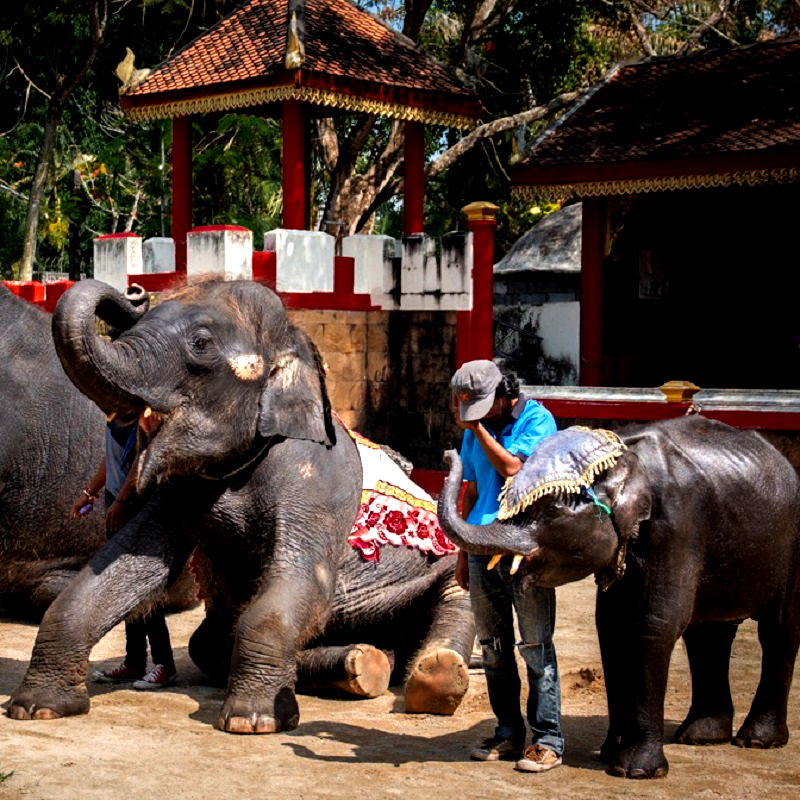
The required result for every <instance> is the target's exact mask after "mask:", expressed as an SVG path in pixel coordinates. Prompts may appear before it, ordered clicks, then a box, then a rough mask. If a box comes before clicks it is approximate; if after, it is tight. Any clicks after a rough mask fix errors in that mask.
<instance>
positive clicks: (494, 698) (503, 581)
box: [469, 555, 564, 755]
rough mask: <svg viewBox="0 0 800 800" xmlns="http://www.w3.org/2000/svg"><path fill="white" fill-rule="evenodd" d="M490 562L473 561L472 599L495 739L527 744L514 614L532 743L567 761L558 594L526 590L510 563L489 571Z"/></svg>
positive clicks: (532, 588) (533, 588)
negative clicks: (557, 644) (555, 631)
mask: <svg viewBox="0 0 800 800" xmlns="http://www.w3.org/2000/svg"><path fill="white" fill-rule="evenodd" d="M488 563H489V557H488V556H475V555H471V556H470V557H469V596H470V601H471V603H472V612H473V614H474V615H475V625H476V627H477V633H478V641H479V642H480V644H481V647H482V648H483V670H484V672H485V673H486V687H487V690H488V692H489V702H490V703H491V706H492V711H494V714H495V716H496V717H497V727H496V729H495V734H496V735H497V736H502V737H503V738H506V739H513V740H515V741H517V742H519V743H520V744H523V743H524V742H525V721H524V719H523V718H522V712H521V710H520V691H521V688H522V686H521V683H520V677H519V671H518V670H517V662H516V658H515V652H514V640H515V636H514V611H515V610H516V612H517V622H518V625H519V630H520V636H521V639H522V641H521V642H520V643H519V651H520V654H521V656H522V658H523V660H524V662H525V666H526V671H527V677H528V705H527V709H526V710H527V715H528V724H529V725H530V728H531V732H532V734H533V743H534V744H541V745H543V746H545V747H548V748H550V749H551V750H553V751H555V752H556V753H558V755H562V754H563V752H564V736H563V734H562V733H561V686H560V684H559V680H558V663H557V661H556V650H555V647H554V646H553V628H554V627H555V622H556V592H555V589H543V588H540V587H538V586H533V585H527V586H525V585H524V584H523V583H522V581H521V574H520V573H518V574H517V575H511V574H510V573H509V569H510V568H511V557H510V556H506V557H504V558H503V559H502V560H501V561H500V563H499V564H497V565H496V566H495V567H494V569H492V570H487V569H486V565H487V564H488Z"/></svg>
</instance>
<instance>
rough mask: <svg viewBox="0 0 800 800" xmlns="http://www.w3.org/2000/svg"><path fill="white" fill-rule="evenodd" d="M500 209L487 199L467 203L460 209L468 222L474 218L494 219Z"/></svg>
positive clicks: (474, 219) (473, 220)
mask: <svg viewBox="0 0 800 800" xmlns="http://www.w3.org/2000/svg"><path fill="white" fill-rule="evenodd" d="M499 210H500V207H499V206H496V205H495V204H494V203H490V202H489V201H488V200H476V201H475V202H474V203H469V204H468V205H466V206H464V208H462V209H461V213H462V214H466V215H467V220H468V221H469V222H475V221H476V220H492V221H494V220H496V219H497V212H498V211H499Z"/></svg>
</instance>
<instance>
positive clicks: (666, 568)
mask: <svg viewBox="0 0 800 800" xmlns="http://www.w3.org/2000/svg"><path fill="white" fill-rule="evenodd" d="M445 458H446V459H448V460H449V461H450V463H451V468H450V474H449V476H448V478H447V481H446V483H445V487H444V491H443V493H442V495H441V497H440V499H439V518H440V521H441V523H442V527H443V528H444V529H445V531H446V532H447V534H448V535H449V537H450V538H451V539H452V540H453V541H454V542H456V543H457V544H458V545H460V546H461V547H462V548H464V549H465V550H468V551H470V552H473V553H480V554H484V555H487V554H503V555H512V556H514V557H515V565H514V566H516V567H518V568H520V567H521V568H523V569H524V570H525V574H526V579H527V580H530V581H533V582H535V583H536V584H538V585H541V586H559V585H561V584H564V583H568V582H570V581H574V580H579V579H581V578H583V577H585V576H587V575H589V574H591V573H595V574H596V576H597V580H598V583H599V584H600V587H601V591H599V592H598V595H597V606H596V622H597V630H598V635H599V640H600V650H601V655H602V659H603V670H604V673H605V680H606V690H607V699H608V717H609V720H608V721H609V727H608V735H607V737H606V740H605V743H604V744H603V746H602V748H601V757H602V758H603V759H604V760H605V761H606V762H607V763H608V765H609V772H610V774H612V775H615V776H619V777H629V778H654V777H663V776H665V775H666V774H667V770H668V763H667V759H666V758H665V756H664V751H663V744H662V743H663V734H664V721H663V717H664V695H665V691H666V685H667V673H668V669H669V661H670V655H671V653H672V650H673V648H674V646H675V643H676V641H677V640H678V638H679V637H680V636H683V639H684V642H685V644H686V652H687V655H688V659H689V667H690V670H691V674H692V702H691V707H690V709H689V713H688V714H687V716H686V719H684V721H683V723H682V724H681V725H680V727H679V728H678V730H677V732H676V736H675V739H676V741H677V742H678V743H683V744H717V743H722V742H729V741H731V736H732V732H733V728H732V726H733V701H732V698H731V691H730V684H729V681H728V666H729V660H730V652H731V646H732V644H733V639H734V637H735V635H736V630H737V626H738V625H739V623H740V622H742V621H743V620H745V619H747V618H752V619H755V620H757V621H758V636H759V641H760V643H761V647H762V652H763V659H762V671H761V679H760V682H759V685H758V689H757V691H756V694H755V697H754V699H753V702H752V705H751V707H750V711H749V713H748V714H747V717H746V718H745V720H744V722H743V723H742V725H741V727H740V728H739V731H738V732H737V733H736V735H735V736H734V737H733V740H732V743H733V744H735V745H738V746H740V747H756V748H766V747H780V746H782V745H784V744H786V742H787V741H788V738H789V731H788V727H787V725H786V713H787V699H788V693H789V687H790V684H791V680H792V673H793V670H794V663H795V658H796V656H797V650H798V644H800V533H799V532H798V522H799V521H800V486H799V485H798V478H797V475H796V473H795V471H794V469H793V468H792V466H791V464H789V462H788V461H787V460H786V459H785V458H784V457H783V456H781V455H780V453H778V451H777V450H775V449H774V448H773V447H772V446H771V445H770V444H768V443H767V442H766V441H765V439H764V438H762V437H761V436H760V435H758V434H756V433H754V432H744V431H740V430H736V429H734V428H731V427H729V426H727V425H724V424H722V423H719V422H715V421H712V420H708V419H705V418H702V417H699V416H692V417H683V418H680V419H675V420H669V421H664V422H656V423H653V424H649V425H643V426H637V427H631V428H626V429H623V430H622V431H620V434H619V436H617V435H616V434H614V433H612V432H610V431H601V430H589V429H588V428H569V429H567V430H564V431H559V432H558V433H557V434H555V435H554V436H553V437H551V438H550V439H547V440H545V441H544V442H543V443H542V444H541V445H540V446H539V448H538V449H537V451H536V452H535V453H534V455H533V456H532V457H531V459H529V460H528V461H527V462H526V464H525V465H524V466H523V468H522V470H521V471H520V472H519V473H518V474H517V475H516V476H515V477H514V478H513V479H511V480H510V481H509V482H507V484H506V486H505V488H504V490H503V496H502V499H501V510H500V514H499V516H498V521H497V522H495V523H493V524H491V525H485V526H476V525H468V524H467V523H466V522H464V520H462V519H461V518H460V517H459V515H458V513H457V512H456V500H457V493H458V488H459V486H460V483H461V474H462V473H461V465H460V461H459V459H458V456H457V454H455V452H454V451H450V452H449V453H447V454H445ZM498 557H500V556H499V555H498ZM512 569H513V567H512ZM602 589H605V590H604V591H603V590H602Z"/></svg>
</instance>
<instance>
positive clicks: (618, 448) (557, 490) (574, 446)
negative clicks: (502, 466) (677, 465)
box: [497, 425, 625, 520]
mask: <svg viewBox="0 0 800 800" xmlns="http://www.w3.org/2000/svg"><path fill="white" fill-rule="evenodd" d="M624 450H625V445H624V444H623V443H622V441H621V440H620V438H619V436H617V434H616V433H614V432H613V431H607V430H603V429H601V428H598V429H594V430H592V429H590V428H584V427H581V426H577V425H576V426H574V427H572V428H567V429H565V430H563V431H558V432H557V433H555V434H553V436H550V437H548V438H547V439H545V440H544V441H543V442H542V443H541V444H540V445H539V446H538V447H537V448H536V450H535V451H534V453H533V455H532V456H531V457H530V458H529V459H528V460H527V461H526V462H525V463H524V464H523V465H522V469H520V471H519V472H518V473H517V474H516V475H514V476H513V477H511V478H509V479H508V480H507V481H506V484H505V486H504V487H503V491H502V492H501V494H500V510H499V512H498V514H497V518H498V519H501V520H502V519H510V518H511V517H513V516H515V515H516V514H519V513H520V511H524V510H525V509H526V508H528V506H530V505H531V504H532V503H535V502H536V501H537V500H538V499H539V498H541V497H544V496H545V495H552V494H580V493H582V492H587V493H588V494H589V496H590V497H591V498H592V500H593V501H594V503H595V505H599V506H601V507H602V508H603V509H604V510H605V511H606V512H607V513H608V512H609V509H608V508H607V507H606V506H604V505H603V504H602V503H600V501H599V500H598V499H597V497H596V496H595V495H594V492H593V491H592V484H593V483H594V481H595V478H597V476H598V475H600V474H601V473H602V472H604V471H605V470H607V469H608V468H609V467H613V466H614V464H616V463H617V460H618V459H619V457H620V455H622V452H623V451H624Z"/></svg>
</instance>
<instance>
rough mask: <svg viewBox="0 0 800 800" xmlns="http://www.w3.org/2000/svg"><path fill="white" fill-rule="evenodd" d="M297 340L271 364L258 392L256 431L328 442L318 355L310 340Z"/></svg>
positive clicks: (326, 404)
mask: <svg viewBox="0 0 800 800" xmlns="http://www.w3.org/2000/svg"><path fill="white" fill-rule="evenodd" d="M297 344H298V346H293V347H290V348H287V349H285V350H283V351H282V352H280V353H279V354H278V356H277V357H276V359H275V361H274V362H273V364H272V367H271V369H270V371H269V375H268V376H267V382H266V385H265V386H264V390H263V392H262V393H261V399H260V403H259V415H258V432H259V433H260V434H261V436H263V437H265V438H269V437H272V436H283V437H284V438H286V439H306V440H308V441H311V442H319V443H320V444H324V445H326V446H331V445H333V444H334V442H335V433H334V428H333V421H332V419H331V405H330V400H329V399H328V392H327V390H326V388H325V373H324V368H323V364H322V358H321V357H320V355H319V352H318V351H317V349H316V347H315V346H314V345H313V344H312V343H311V342H310V341H307V342H302V341H299V342H297Z"/></svg>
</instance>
